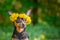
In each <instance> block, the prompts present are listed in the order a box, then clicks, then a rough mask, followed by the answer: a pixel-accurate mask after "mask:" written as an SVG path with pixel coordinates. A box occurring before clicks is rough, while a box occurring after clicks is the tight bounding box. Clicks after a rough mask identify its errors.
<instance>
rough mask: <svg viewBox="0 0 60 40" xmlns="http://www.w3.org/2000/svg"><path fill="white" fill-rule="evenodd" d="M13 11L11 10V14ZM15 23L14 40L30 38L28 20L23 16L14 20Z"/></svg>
mask: <svg viewBox="0 0 60 40" xmlns="http://www.w3.org/2000/svg"><path fill="white" fill-rule="evenodd" d="M30 12H31V9H30V10H28V12H27V15H29V14H30ZM11 14H12V13H11V12H9V15H11ZM13 24H14V32H13V35H12V40H28V39H29V36H28V34H27V32H26V20H25V19H23V18H19V17H17V20H15V21H14V22H13Z"/></svg>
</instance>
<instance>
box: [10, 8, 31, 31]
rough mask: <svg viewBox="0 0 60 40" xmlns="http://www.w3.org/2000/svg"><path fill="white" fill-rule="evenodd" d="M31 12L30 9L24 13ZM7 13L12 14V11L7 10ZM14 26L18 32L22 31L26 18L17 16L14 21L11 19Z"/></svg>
mask: <svg viewBox="0 0 60 40" xmlns="http://www.w3.org/2000/svg"><path fill="white" fill-rule="evenodd" d="M30 12H31V9H30V10H28V12H27V14H26V15H29V14H30ZM9 15H12V12H10V11H9ZM13 24H14V26H15V27H16V30H17V31H18V32H22V31H23V30H24V29H25V28H26V19H24V18H20V17H19V16H18V17H17V19H16V20H15V21H13Z"/></svg>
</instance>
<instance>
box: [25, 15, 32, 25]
mask: <svg viewBox="0 0 60 40" xmlns="http://www.w3.org/2000/svg"><path fill="white" fill-rule="evenodd" d="M26 23H27V24H30V23H31V18H30V17H29V16H28V17H27V19H26Z"/></svg>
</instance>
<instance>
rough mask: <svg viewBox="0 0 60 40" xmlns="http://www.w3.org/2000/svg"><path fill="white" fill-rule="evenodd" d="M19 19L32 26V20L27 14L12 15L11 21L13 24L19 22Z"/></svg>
mask: <svg viewBox="0 0 60 40" xmlns="http://www.w3.org/2000/svg"><path fill="white" fill-rule="evenodd" d="M17 17H20V18H23V19H25V20H26V24H30V23H31V18H30V17H29V16H27V15H26V14H25V13H20V14H18V13H12V14H11V16H10V20H11V21H12V22H14V21H15V20H17Z"/></svg>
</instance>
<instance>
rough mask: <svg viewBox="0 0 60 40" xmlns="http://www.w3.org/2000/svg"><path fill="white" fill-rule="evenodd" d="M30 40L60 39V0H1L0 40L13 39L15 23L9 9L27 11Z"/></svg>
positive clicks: (19, 11)
mask: <svg viewBox="0 0 60 40" xmlns="http://www.w3.org/2000/svg"><path fill="white" fill-rule="evenodd" d="M29 9H32V12H31V14H30V16H31V19H32V23H31V24H30V25H27V32H28V34H29V40H60V0H0V40H11V36H12V33H13V30H14V25H13V23H12V22H11V21H10V19H9V14H8V11H9V10H10V11H13V12H18V13H21V12H25V13H26V12H27V11H28V10H29Z"/></svg>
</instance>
